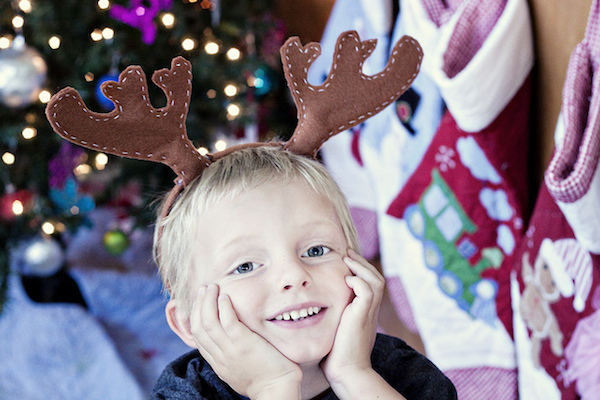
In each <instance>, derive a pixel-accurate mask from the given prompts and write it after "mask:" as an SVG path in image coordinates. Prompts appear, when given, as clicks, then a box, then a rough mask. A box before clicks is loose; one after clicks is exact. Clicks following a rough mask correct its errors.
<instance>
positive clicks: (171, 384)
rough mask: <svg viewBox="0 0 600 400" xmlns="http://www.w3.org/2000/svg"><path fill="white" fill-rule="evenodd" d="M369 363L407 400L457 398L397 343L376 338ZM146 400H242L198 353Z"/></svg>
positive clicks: (168, 372)
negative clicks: (149, 399)
mask: <svg viewBox="0 0 600 400" xmlns="http://www.w3.org/2000/svg"><path fill="white" fill-rule="evenodd" d="M371 362H372V365H373V369H374V370H375V371H376V372H377V373H378V374H379V375H381V377H382V378H383V379H385V380H386V381H387V382H388V383H389V384H390V385H391V386H392V387H393V388H394V389H396V390H397V391H398V392H399V393H401V394H402V395H403V396H404V397H406V398H407V399H408V400H411V399H419V400H426V399H435V400H444V399H456V398H457V397H456V389H455V388H454V385H452V383H451V382H450V380H449V379H448V378H447V377H446V376H445V375H444V374H443V373H442V372H441V371H440V370H439V369H438V368H437V367H436V366H435V365H433V363H431V361H429V360H428V359H427V358H426V357H424V356H423V355H421V354H420V353H418V352H417V351H415V350H413V349H412V348H411V347H409V346H408V345H407V344H406V343H404V342H403V341H402V340H400V339H396V338H393V337H391V336H386V335H382V334H378V335H377V340H376V341H375V347H374V349H373V352H372V353H371ZM150 398H151V399H152V400H157V399H170V400H183V399H185V400H191V399H207V400H214V399H219V400H224V399H225V400H234V399H235V400H238V399H246V397H243V396H240V395H239V394H237V393H236V392H235V391H234V390H233V389H231V388H230V387H229V386H228V385H227V384H226V383H225V382H223V381H222V380H221V379H219V377H218V376H217V374H215V372H214V371H213V369H212V368H211V366H210V365H209V364H208V363H207V362H206V361H204V359H203V358H202V357H201V356H200V354H199V353H198V351H192V352H190V353H187V354H185V355H184V356H182V357H180V358H178V359H177V360H175V361H173V362H172V363H171V364H169V365H168V366H167V368H165V370H164V371H163V373H162V374H161V376H160V378H159V379H158V381H157V383H156V386H155V387H154V390H153V392H152V395H151V397H150ZM316 399H319V400H335V399H337V396H336V395H335V394H334V393H333V391H332V390H331V389H329V390H327V391H325V392H324V393H322V394H321V395H319V396H317V397H316Z"/></svg>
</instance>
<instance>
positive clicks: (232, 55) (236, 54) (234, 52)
mask: <svg viewBox="0 0 600 400" xmlns="http://www.w3.org/2000/svg"><path fill="white" fill-rule="evenodd" d="M241 56H242V53H241V52H240V51H239V50H238V49H236V48H235V47H232V48H230V49H229V50H227V58H228V59H230V60H231V61H237V60H239V59H240V57H241Z"/></svg>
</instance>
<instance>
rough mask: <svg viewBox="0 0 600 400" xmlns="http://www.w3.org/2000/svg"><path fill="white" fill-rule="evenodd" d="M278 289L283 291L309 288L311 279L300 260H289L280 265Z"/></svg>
mask: <svg viewBox="0 0 600 400" xmlns="http://www.w3.org/2000/svg"><path fill="white" fill-rule="evenodd" d="M280 273H281V278H280V279H281V280H280V287H281V288H283V290H290V289H293V288H295V289H298V288H302V287H304V288H306V287H309V286H310V284H311V282H312V278H311V275H310V273H309V271H308V270H307V266H306V265H304V264H303V263H302V262H301V261H300V260H289V261H287V262H284V263H282V268H281V272H280Z"/></svg>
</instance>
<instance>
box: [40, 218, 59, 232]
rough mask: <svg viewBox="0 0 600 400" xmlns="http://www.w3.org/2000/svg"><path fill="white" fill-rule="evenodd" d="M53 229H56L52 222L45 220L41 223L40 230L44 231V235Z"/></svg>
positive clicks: (53, 230)
mask: <svg viewBox="0 0 600 400" xmlns="http://www.w3.org/2000/svg"><path fill="white" fill-rule="evenodd" d="M55 231H56V229H55V227H54V224H53V223H52V222H48V221H46V222H44V223H43V224H42V232H44V233H45V234H46V235H52V234H53V233H54V232H55Z"/></svg>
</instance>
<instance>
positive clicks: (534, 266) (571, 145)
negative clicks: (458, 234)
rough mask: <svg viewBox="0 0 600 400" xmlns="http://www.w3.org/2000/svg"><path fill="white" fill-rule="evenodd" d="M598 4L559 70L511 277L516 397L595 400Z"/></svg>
mask: <svg viewBox="0 0 600 400" xmlns="http://www.w3.org/2000/svg"><path fill="white" fill-rule="evenodd" d="M599 28H600V2H599V1H598V0H594V2H593V4H592V9H591V12H590V17H589V20H588V25H587V29H586V34H585V37H584V40H583V41H582V42H581V43H580V44H579V45H578V46H577V47H576V48H575V50H574V51H573V54H572V55H571V59H570V62H569V68H568V70H567V76H566V80H565V85H564V88H563V104H562V108H561V118H559V121H558V123H557V126H556V135H555V139H556V147H555V151H554V155H553V157H552V160H551V161H550V164H549V166H548V169H547V170H546V173H545V180H544V185H543V186H542V189H541V191H540V194H539V197H538V200H537V203H536V206H535V209H534V213H533V216H532V218H531V223H530V225H529V228H528V229H527V234H526V237H525V239H524V240H523V243H522V244H521V249H520V251H519V255H518V257H517V258H516V260H515V261H516V262H515V270H514V273H513V277H512V287H513V295H512V297H513V310H514V333H515V343H516V345H517V353H518V365H519V392H520V394H521V396H522V397H523V398H527V399H534V400H535V399H540V400H541V399H544V400H548V399H550V400H552V399H563V400H564V399H585V400H587V399H596V398H598V393H600V255H599V254H600V173H599V172H598V168H599V163H598V161H599V159H600V115H599V113H600V92H599V90H600V70H599V67H600V65H599V64H600V30H599Z"/></svg>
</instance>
